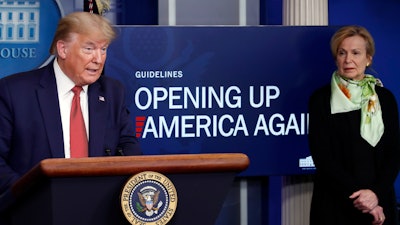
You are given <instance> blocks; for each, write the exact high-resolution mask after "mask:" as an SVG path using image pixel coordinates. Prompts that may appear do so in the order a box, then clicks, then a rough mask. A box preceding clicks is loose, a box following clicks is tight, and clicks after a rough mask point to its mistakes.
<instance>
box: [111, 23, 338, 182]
mask: <svg viewBox="0 0 400 225" xmlns="http://www.w3.org/2000/svg"><path fill="white" fill-rule="evenodd" d="M118 29H119V32H120V34H119V37H118V39H117V40H115V41H114V42H113V43H112V45H111V46H110V48H109V51H108V59H107V60H108V61H107V64H106V67H105V68H106V75H108V76H113V77H116V78H118V79H119V80H121V81H122V82H123V83H124V84H125V85H126V87H127V90H128V105H129V109H130V110H131V113H132V119H133V120H134V121H135V124H136V129H137V134H138V135H137V136H138V137H139V139H140V141H141V143H142V146H143V149H144V153H145V154H182V153H213V152H242V153H245V154H247V155H248V156H249V157H250V161H251V163H250V167H249V168H248V169H247V170H246V171H245V172H243V173H242V175H246V176H258V175H283V174H301V173H310V172H312V171H313V168H314V167H313V166H312V162H310V157H309V156H310V153H309V150H308V144H307V136H306V135H307V124H308V120H307V119H308V116H307V102H308V97H309V95H310V94H311V92H312V91H313V90H314V89H315V88H316V87H318V86H321V85H322V84H325V83H327V82H329V81H330V78H331V74H332V72H333V70H334V68H335V67H334V62H333V59H332V57H331V54H330V50H329V39H330V37H331V35H332V34H333V32H334V31H335V30H336V28H335V27H271V26H270V27H265V26H257V27H141V26H119V27H118Z"/></svg>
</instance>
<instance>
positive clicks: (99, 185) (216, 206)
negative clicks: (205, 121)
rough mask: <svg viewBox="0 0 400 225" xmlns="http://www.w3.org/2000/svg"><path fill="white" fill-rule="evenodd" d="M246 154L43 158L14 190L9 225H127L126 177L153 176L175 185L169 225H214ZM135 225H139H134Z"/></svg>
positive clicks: (243, 168)
mask: <svg viewBox="0 0 400 225" xmlns="http://www.w3.org/2000/svg"><path fill="white" fill-rule="evenodd" d="M248 165H249V159H248V157H247V156H246V155H244V154H240V153H233V154H230V153H223V154H183V155H156V156H124V157H121V156H118V157H92V158H79V159H46V160H43V161H42V162H41V163H39V164H38V165H37V166H36V167H34V168H33V169H32V170H31V171H30V172H28V173H27V174H26V175H25V176H23V177H22V178H21V179H20V180H19V181H18V182H17V183H16V184H15V185H14V186H13V193H14V194H15V196H16V197H17V203H16V204H15V206H14V207H13V210H12V222H13V225H22V224H23V225H26V224H32V225H72V224H73V225H91V224H93V225H103V224H104V225H105V224H107V225H122V224H123V225H129V224H130V223H129V222H128V220H127V219H126V218H125V216H124V214H123V212H122V209H121V203H120V195H121V191H122V189H123V186H124V185H125V183H126V182H127V181H128V180H129V178H130V177H131V176H133V175H134V174H137V173H139V172H142V171H154V172H158V173H161V174H163V175H164V176H166V177H168V178H169V179H170V180H171V181H172V183H173V184H174V185H175V188H176V191H177V194H178V205H177V208H176V212H175V215H174V216H173V218H172V219H171V220H170V221H169V222H168V225H189V224H190V225H213V224H214V223H215V220H216V218H217V216H218V213H219V211H220V208H221V207H222V204H223V202H224V200H225V197H226V194H227V192H228V190H229V188H230V186H231V184H232V182H233V179H234V178H235V176H236V175H237V173H239V172H241V171H243V170H245V169H246V168H247V167H248ZM138 225H139V224H138Z"/></svg>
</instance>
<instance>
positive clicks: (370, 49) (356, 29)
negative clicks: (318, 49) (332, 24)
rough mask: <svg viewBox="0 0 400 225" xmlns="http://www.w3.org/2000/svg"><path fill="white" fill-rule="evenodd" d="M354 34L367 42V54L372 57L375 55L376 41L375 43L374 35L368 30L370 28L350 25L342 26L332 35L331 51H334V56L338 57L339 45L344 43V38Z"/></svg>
mask: <svg viewBox="0 0 400 225" xmlns="http://www.w3.org/2000/svg"><path fill="white" fill-rule="evenodd" d="M353 36H360V37H362V38H363V39H364V40H365V42H366V50H367V56H371V57H372V56H374V54H375V43H374V39H373V38H372V36H371V34H370V33H369V32H368V30H367V29H365V28H364V27H362V26H358V25H350V26H344V27H342V28H340V29H339V30H337V31H336V32H335V34H334V35H333V36H332V38H331V52H332V55H333V58H335V59H336V56H337V53H338V50H339V46H340V45H341V44H342V42H343V40H344V39H346V38H348V37H353Z"/></svg>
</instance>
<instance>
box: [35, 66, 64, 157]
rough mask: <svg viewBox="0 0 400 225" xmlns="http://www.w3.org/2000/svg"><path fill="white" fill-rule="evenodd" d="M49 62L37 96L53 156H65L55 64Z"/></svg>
mask: <svg viewBox="0 0 400 225" xmlns="http://www.w3.org/2000/svg"><path fill="white" fill-rule="evenodd" d="M49 64H50V65H48V66H47V70H45V72H44V73H43V76H42V78H41V80H40V87H39V88H38V89H37V96H38V101H39V107H40V110H41V112H42V114H43V121H44V124H45V127H46V132H47V137H48V141H49V145H50V148H51V152H52V154H53V157H54V158H63V157H65V154H64V142H63V132H62V125H61V115H60V107H59V102H58V94H57V85H56V79H55V75H54V70H53V66H52V65H53V64H52V63H49ZM60 131H61V132H60Z"/></svg>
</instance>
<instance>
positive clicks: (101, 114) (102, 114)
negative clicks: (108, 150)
mask: <svg viewBox="0 0 400 225" xmlns="http://www.w3.org/2000/svg"><path fill="white" fill-rule="evenodd" d="M88 90H89V91H88V100H89V115H90V116H89V156H104V151H105V149H103V148H104V138H105V129H106V122H105V121H106V120H107V118H106V116H107V110H106V106H107V99H106V98H105V95H104V91H103V90H102V89H101V84H100V82H95V83H93V84H91V85H90V86H89V89H88Z"/></svg>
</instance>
